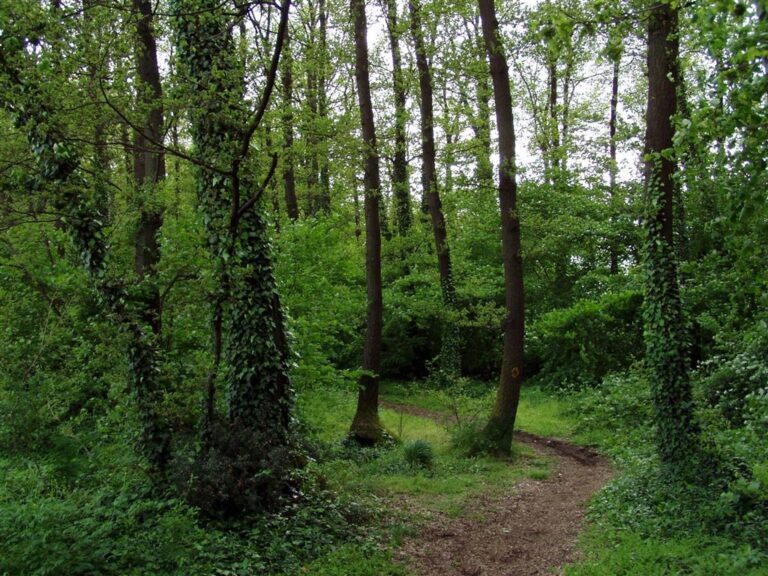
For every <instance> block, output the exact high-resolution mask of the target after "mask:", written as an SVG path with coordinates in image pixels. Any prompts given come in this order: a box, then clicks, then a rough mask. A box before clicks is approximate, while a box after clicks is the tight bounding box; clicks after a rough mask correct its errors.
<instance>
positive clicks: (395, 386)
mask: <svg viewBox="0 0 768 576" xmlns="http://www.w3.org/2000/svg"><path fill="white" fill-rule="evenodd" d="M495 396H496V387H495V385H494V384H492V383H482V382H469V383H467V384H465V385H462V386H458V387H455V388H452V389H448V390H436V389H433V388H428V387H426V386H424V385H421V384H419V383H415V382H412V383H407V384H406V383H397V382H388V383H385V384H384V385H383V386H382V397H383V398H384V399H385V400H388V401H390V402H394V403H402V404H411V405H414V406H419V407H421V408H425V409H427V410H433V411H435V412H441V413H444V414H451V415H453V414H458V415H459V419H460V420H462V421H469V420H474V419H479V420H481V421H482V420H484V419H485V418H486V417H487V415H488V414H489V413H490V410H491V405H492V404H493V401H494V398H495ZM568 408H569V402H568V400H567V398H565V397H559V396H557V395H555V394H553V393H552V392H549V391H545V390H543V389H542V388H540V387H536V386H526V387H524V388H523V390H522V392H521V394H520V404H519V406H518V410H517V422H516V424H515V426H516V427H517V428H519V429H521V430H525V431H526V432H530V433H531V434H538V435H540V436H550V437H557V438H573V437H574V435H575V433H576V429H577V421H576V419H575V418H574V417H573V416H572V415H570V414H569V413H568Z"/></svg>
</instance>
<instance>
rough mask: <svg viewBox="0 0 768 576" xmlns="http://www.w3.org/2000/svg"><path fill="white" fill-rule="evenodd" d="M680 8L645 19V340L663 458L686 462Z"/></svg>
mask: <svg viewBox="0 0 768 576" xmlns="http://www.w3.org/2000/svg"><path fill="white" fill-rule="evenodd" d="M678 53H679V39H678V8H677V5H676V4H675V3H674V2H672V1H669V0H664V1H661V2H658V3H656V4H654V5H653V6H652V7H651V9H650V12H649V20H648V54H647V64H648V104H647V109H646V133H645V194H646V215H645V234H646V243H645V272H646V281H645V309H644V320H645V343H646V363H647V365H648V368H649V370H650V377H651V390H652V395H653V403H654V406H655V409H656V427H657V431H656V434H657V445H658V450H659V455H660V457H661V460H662V462H663V463H665V464H667V465H677V464H679V463H682V462H685V461H687V459H688V458H689V456H690V454H691V453H692V452H693V448H694V447H695V445H696V439H697V432H698V428H697V425H696V421H695V419H694V405H693V397H692V392H691V385H690V382H689V379H688V365H687V358H688V346H687V341H688V337H687V333H686V326H685V319H684V316H683V306H682V302H681V299H680V288H679V286H678V278H677V274H678V273H677V258H676V254H675V248H674V238H675V226H674V195H675V183H674V177H675V169H676V168H675V160H674V152H673V140H674V137H675V127H674V116H675V114H676V112H677V86H676V85H675V80H676V79H677V78H679V75H678V73H677V66H678Z"/></svg>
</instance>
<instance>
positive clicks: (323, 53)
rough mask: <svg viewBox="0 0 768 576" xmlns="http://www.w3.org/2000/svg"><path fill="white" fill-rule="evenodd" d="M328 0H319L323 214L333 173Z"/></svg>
mask: <svg viewBox="0 0 768 576" xmlns="http://www.w3.org/2000/svg"><path fill="white" fill-rule="evenodd" d="M325 2H326V0H319V2H318V10H319V18H320V43H319V48H320V57H319V62H318V74H317V117H318V120H319V121H320V125H321V126H322V127H323V133H322V134H321V135H320V148H321V150H322V154H321V155H320V157H319V164H320V190H319V196H318V199H317V201H318V209H319V210H320V211H321V212H323V214H326V215H328V214H330V213H331V175H330V163H329V161H328V138H329V134H327V133H325V126H326V125H327V120H328V95H327V94H326V91H327V89H328V65H329V62H328V60H329V55H328V8H327V7H326V3H325Z"/></svg>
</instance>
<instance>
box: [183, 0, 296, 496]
mask: <svg viewBox="0 0 768 576" xmlns="http://www.w3.org/2000/svg"><path fill="white" fill-rule="evenodd" d="M247 9H248V7H241V8H240V9H239V11H238V10H237V9H235V8H233V9H231V10H227V7H226V6H222V4H221V3H220V2H218V1H216V0H176V1H175V2H173V3H172V11H173V23H174V26H175V42H176V46H177V50H178V56H179V61H180V65H181V68H182V72H183V78H184V82H185V96H186V97H187V98H188V99H189V102H190V104H191V109H190V111H189V116H190V124H191V134H192V139H193V143H194V146H195V164H196V167H197V178H196V179H197V193H198V200H199V205H200V210H201V211H202V214H203V217H204V221H205V224H206V232H207V243H208V247H209V249H210V251H211V255H212V256H213V258H214V262H215V266H216V271H217V280H218V283H219V294H218V297H217V299H216V302H215V304H214V322H213V324H214V327H215V331H216V332H217V333H216V334H215V337H214V343H215V347H216V349H215V350H214V358H215V361H218V359H219V358H220V357H221V358H222V361H223V362H224V364H225V368H226V369H225V370H224V371H223V372H224V374H225V379H226V390H227V401H228V406H227V418H226V420H225V422H224V424H223V426H224V428H225V429H226V430H228V432H227V433H226V434H228V435H229V437H230V438H231V437H232V436H233V435H234V436H237V435H242V434H245V435H247V436H249V437H250V438H251V439H252V441H250V442H249V443H248V444H247V446H248V450H249V451H250V452H251V453H250V454H248V462H249V463H252V464H253V466H254V468H253V469H250V468H247V466H246V469H244V470H242V473H243V481H248V478H254V476H253V475H254V474H257V475H258V474H267V475H269V474H273V475H279V474H280V471H278V470H275V469H271V467H270V463H271V462H273V461H274V458H275V457H276V454H280V453H284V452H286V450H288V451H290V447H291V444H292V432H291V431H292V422H293V420H292V416H291V413H292V406H293V389H292V386H291V381H290V378H289V374H288V369H289V347H288V340H287V336H286V329H285V321H284V318H283V311H282V306H281V302H280V298H279V295H278V292H277V287H276V284H275V277H274V274H273V264H272V249H271V245H270V238H269V229H268V226H267V221H266V218H265V215H264V208H263V206H262V195H263V193H264V191H265V189H266V188H267V185H268V182H269V180H270V179H271V177H272V176H273V174H274V172H275V169H276V164H277V158H276V157H274V156H273V157H272V160H271V165H270V167H269V169H264V167H263V166H262V167H261V169H260V162H259V161H260V160H261V159H262V158H263V157H261V158H260V157H258V156H257V155H256V154H255V153H253V150H252V149H253V147H254V146H255V143H254V142H253V140H254V139H253V136H254V134H255V133H256V131H257V130H258V129H259V128H260V125H261V122H262V120H263V118H264V114H265V111H266V109H267V106H268V103H269V99H270V97H271V94H272V91H273V88H274V84H275V80H276V75H277V68H278V64H279V59H280V52H281V48H282V44H283V41H284V38H285V33H286V28H287V23H288V9H289V2H287V1H286V2H284V3H283V4H282V6H281V17H280V22H279V25H278V28H277V30H276V31H275V30H272V31H271V35H272V37H274V46H275V47H274V52H273V55H272V57H271V63H270V64H269V69H268V72H267V75H266V78H265V79H264V82H263V89H262V90H261V92H260V101H259V102H258V103H257V104H256V105H255V109H250V108H249V107H247V106H244V105H243V102H244V101H245V102H248V99H247V98H246V86H245V83H244V66H243V62H242V60H241V58H240V56H239V52H238V46H237V43H236V40H235V38H234V37H233V32H232V31H233V29H235V25H236V19H237V18H242V17H243V16H245V15H246V13H244V12H243V11H244V10H247ZM241 33H242V32H241ZM259 174H261V175H262V176H263V177H262V178H258V179H257V176H258V175H259ZM222 345H223V346H225V348H224V349H223V350H221V349H219V347H221V346H222ZM216 368H217V367H216V366H214V371H215V370H216ZM212 380H215V374H214V378H213V379H212ZM212 392H213V390H211V392H210V395H212ZM210 395H209V397H210ZM212 409H213V407H212V406H211V405H210V404H209V408H208V410H209V413H210V412H212ZM253 439H255V440H253ZM228 442H229V440H227V439H225V440H224V443H225V445H227V446H229V447H230V448H232V451H231V453H228V457H229V458H230V459H231V460H232V462H234V463H237V462H241V461H242V455H241V454H239V453H238V449H236V447H235V448H233V447H232V445H231V443H228ZM233 465H235V464H233ZM249 465H250V464H249ZM277 480H278V481H280V478H277ZM211 481H212V482H214V483H215V482H216V479H215V478H212V479H211ZM264 497H265V498H269V494H265V495H264Z"/></svg>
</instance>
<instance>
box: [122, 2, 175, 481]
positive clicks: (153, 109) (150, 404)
mask: <svg viewBox="0 0 768 576" xmlns="http://www.w3.org/2000/svg"><path fill="white" fill-rule="evenodd" d="M133 9H134V11H135V13H136V16H137V18H138V19H137V22H136V37H137V40H138V43H137V46H136V70H137V76H138V85H137V89H136V92H137V100H138V106H139V108H140V109H141V110H142V111H143V112H145V113H146V117H145V119H144V122H143V125H142V131H141V132H138V131H137V132H136V133H135V135H134V146H135V147H134V152H133V177H134V184H135V186H136V187H137V189H138V190H139V193H138V196H139V198H141V199H142V200H141V209H140V212H139V222H138V227H137V229H136V235H135V237H134V271H135V272H136V276H137V278H138V281H139V283H140V285H139V289H138V290H135V291H134V293H135V294H136V298H137V300H138V302H137V306H136V309H137V312H138V319H137V320H138V321H137V322H135V323H133V325H132V328H131V335H132V342H131V346H130V349H129V355H130V361H131V364H132V365H134V366H136V367H138V369H137V370H134V374H133V380H134V385H133V388H134V390H135V394H136V400H137V402H138V405H139V411H140V413H141V417H142V419H143V431H142V444H143V446H144V447H145V448H144V451H145V453H147V454H148V457H149V459H150V461H151V462H152V463H153V464H154V465H155V466H156V467H157V468H158V469H159V470H163V469H164V468H165V466H166V463H167V460H168V458H169V452H170V433H169V431H168V430H167V429H166V425H165V424H164V423H163V422H161V420H160V417H159V416H158V413H159V411H158V406H159V405H160V404H161V403H162V387H161V384H160V382H159V375H158V369H159V361H160V346H159V344H160V343H159V341H158V340H159V335H160V329H161V321H162V310H161V305H162V301H161V299H160V286H159V278H158V270H157V267H158V264H159V262H160V245H159V242H158V237H159V233H160V228H161V226H162V225H163V213H162V210H161V209H160V207H159V206H158V201H157V197H156V196H157V188H158V184H160V183H161V182H162V181H163V180H165V175H166V174H165V153H164V151H163V150H162V148H161V147H160V144H161V143H162V140H163V130H164V117H163V100H162V99H163V88H162V84H161V82H160V69H159V66H158V60H157V42H156V40H155V31H154V14H153V7H152V3H151V2H150V1H149V0H133ZM146 326H148V327H149V330H147V328H146Z"/></svg>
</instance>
